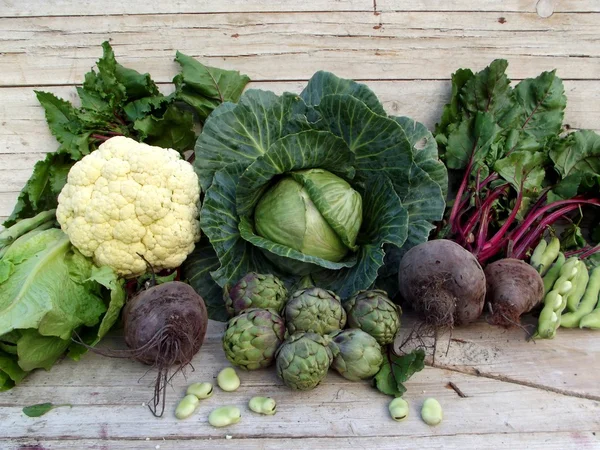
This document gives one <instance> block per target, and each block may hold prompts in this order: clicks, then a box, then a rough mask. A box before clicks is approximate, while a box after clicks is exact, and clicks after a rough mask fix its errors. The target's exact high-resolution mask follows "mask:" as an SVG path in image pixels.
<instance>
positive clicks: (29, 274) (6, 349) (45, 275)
mask: <svg viewBox="0 0 600 450" xmlns="http://www.w3.org/2000/svg"><path fill="white" fill-rule="evenodd" d="M124 301H125V290H124V286H123V282H122V281H120V280H119V279H118V278H117V277H116V275H115V274H114V273H113V272H112V270H110V269H108V268H106V267H103V268H100V269H99V268H97V267H95V266H94V265H93V264H92V262H91V260H89V259H88V258H86V257H84V256H83V255H82V254H81V253H79V252H78V251H77V250H76V249H75V248H74V247H73V246H72V245H71V243H70V242H69V239H68V237H67V235H65V234H64V233H63V232H62V231H61V230H59V229H56V228H50V229H45V230H43V229H34V230H33V231H30V232H28V233H26V234H24V235H22V236H20V237H19V238H18V239H16V240H15V241H14V242H13V243H12V244H11V245H10V246H9V247H8V249H7V250H6V252H5V253H4V256H3V257H2V259H1V260H0V390H5V389H8V388H10V387H12V386H13V385H14V384H16V383H18V382H19V381H21V380H22V379H23V378H24V376H25V375H26V374H27V372H30V371H32V370H34V369H38V368H44V369H46V370H49V369H50V368H51V367H52V365H53V364H54V363H55V362H56V361H57V360H58V359H59V358H60V357H62V355H63V354H64V353H65V351H67V350H68V349H71V351H72V352H73V355H75V357H78V356H79V355H81V353H82V350H84V349H85V347H84V346H80V345H77V344H74V343H73V342H72V340H71V338H72V337H73V335H74V333H75V332H77V333H78V334H82V335H85V336H86V337H88V339H86V341H87V343H89V344H90V345H94V344H95V343H97V342H98V340H99V339H100V338H101V337H102V336H104V334H106V332H107V331H108V330H109V329H110V328H111V327H112V325H114V323H115V322H116V320H117V318H118V316H119V312H120V310H121V308H122V306H123V304H124Z"/></svg>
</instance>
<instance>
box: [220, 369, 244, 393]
mask: <svg viewBox="0 0 600 450" xmlns="http://www.w3.org/2000/svg"><path fill="white" fill-rule="evenodd" d="M217 384H218V385H219V387H220V388H221V389H223V390H224V391H227V392H231V391H235V390H236V389H237V388H239V387H240V377H238V374H237V373H236V371H235V370H234V369H233V368H232V367H226V368H225V369H223V370H221V371H220V372H219V375H217Z"/></svg>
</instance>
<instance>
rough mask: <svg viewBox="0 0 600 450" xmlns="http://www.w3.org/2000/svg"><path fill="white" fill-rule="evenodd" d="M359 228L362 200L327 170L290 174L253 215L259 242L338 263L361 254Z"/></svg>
mask: <svg viewBox="0 0 600 450" xmlns="http://www.w3.org/2000/svg"><path fill="white" fill-rule="evenodd" d="M361 223H362V198H361V196H360V194H359V193H358V192H356V191H355V190H354V189H352V187H351V186H350V185H349V184H348V183H347V182H346V181H345V180H343V179H342V178H340V177H338V176H337V175H334V174H332V173H331V172H329V171H327V170H323V169H308V170H301V171H296V172H291V173H290V174H289V176H286V177H284V178H282V179H281V180H279V181H278V182H277V184H275V186H273V187H272V188H270V189H269V190H268V191H267V192H266V193H265V194H264V195H263V196H262V198H261V199H260V201H259V202H258V204H257V205H256V209H255V211H254V225H255V227H256V231H257V233H258V234H259V235H260V236H262V237H264V238H266V239H269V240H271V241H273V242H276V243H278V244H282V245H286V246H288V247H290V248H293V249H294V250H298V251H299V252H302V253H304V254H305V255H310V256H317V257H319V258H323V259H325V260H328V261H334V262H337V261H340V260H341V259H342V258H343V257H344V256H346V254H347V253H348V251H349V250H356V249H357V247H356V237H357V236H358V231H359V230H360V225H361Z"/></svg>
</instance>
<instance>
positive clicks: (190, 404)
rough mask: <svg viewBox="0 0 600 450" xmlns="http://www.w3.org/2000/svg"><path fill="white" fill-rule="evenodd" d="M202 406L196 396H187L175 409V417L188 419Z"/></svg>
mask: <svg viewBox="0 0 600 450" xmlns="http://www.w3.org/2000/svg"><path fill="white" fill-rule="evenodd" d="M199 404H200V400H198V397H196V396H195V395H186V396H185V397H183V399H182V400H181V401H180V402H179V404H178V405H177V408H175V417H177V418H178V419H187V418H188V417H190V416H191V415H192V414H194V411H196V408H197V407H198V405H199Z"/></svg>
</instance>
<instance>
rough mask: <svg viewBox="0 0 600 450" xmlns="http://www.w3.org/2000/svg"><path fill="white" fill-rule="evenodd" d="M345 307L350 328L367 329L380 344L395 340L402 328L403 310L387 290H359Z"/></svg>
mask: <svg viewBox="0 0 600 450" xmlns="http://www.w3.org/2000/svg"><path fill="white" fill-rule="evenodd" d="M344 308H346V312H347V314H348V326H349V327H350V328H360V329H361V330H363V331H366V332H367V333H369V334H370V335H371V336H373V337H374V338H375V339H376V340H377V342H378V343H379V345H386V344H390V343H392V342H394V338H395V337H396V333H397V332H398V329H399V328H400V313H401V310H400V308H399V307H398V306H397V305H396V304H395V303H394V302H392V301H391V300H390V299H389V297H388V295H387V293H386V292H385V291H381V290H372V291H359V292H357V293H356V294H354V295H353V296H352V297H351V298H350V299H349V300H348V301H347V302H346V303H345V304H344Z"/></svg>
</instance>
